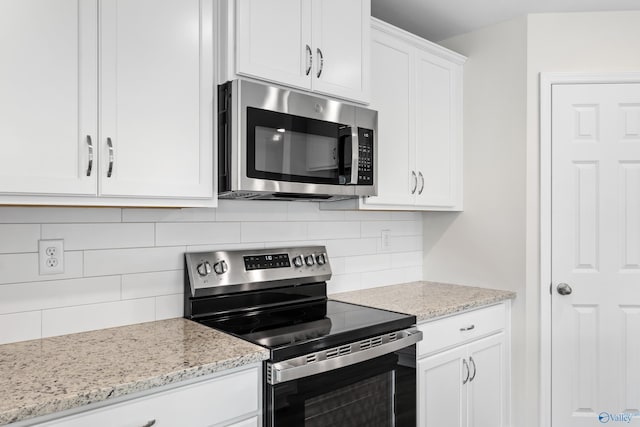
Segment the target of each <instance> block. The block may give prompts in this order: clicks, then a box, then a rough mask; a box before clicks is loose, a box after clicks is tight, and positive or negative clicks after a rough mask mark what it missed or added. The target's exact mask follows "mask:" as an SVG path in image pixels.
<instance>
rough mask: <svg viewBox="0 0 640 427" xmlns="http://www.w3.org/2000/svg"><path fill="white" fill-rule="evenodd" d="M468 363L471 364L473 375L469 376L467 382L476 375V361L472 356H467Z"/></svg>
mask: <svg viewBox="0 0 640 427" xmlns="http://www.w3.org/2000/svg"><path fill="white" fill-rule="evenodd" d="M469 363H470V364H471V365H473V375H471V378H469V382H471V381H473V379H474V378H475V377H476V371H477V369H476V361H475V360H473V357H471V356H469Z"/></svg>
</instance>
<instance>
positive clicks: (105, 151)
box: [100, 0, 214, 198]
mask: <svg viewBox="0 0 640 427" xmlns="http://www.w3.org/2000/svg"><path fill="white" fill-rule="evenodd" d="M100 5H101V9H100V24H101V25H100V28H101V33H100V65H101V66H100V94H101V97H100V110H101V115H100V129H101V132H100V134H101V138H100V155H101V159H102V160H101V163H100V165H101V179H100V195H102V196H142V197H166V196H171V197H184V198H191V197H207V196H208V197H211V195H212V190H213V188H212V187H213V180H212V175H211V171H212V162H213V128H212V124H213V123H212V117H213V114H214V110H213V89H214V88H213V84H214V80H213V56H212V53H213V43H212V38H211V34H212V32H213V21H212V16H213V15H212V14H213V4H212V2H211V1H199V0H124V1H118V0H101V2H100ZM201 12H202V17H203V18H206V19H201ZM109 170H111V173H109Z"/></svg>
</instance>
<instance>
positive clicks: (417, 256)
mask: <svg viewBox="0 0 640 427" xmlns="http://www.w3.org/2000/svg"><path fill="white" fill-rule="evenodd" d="M418 266H422V252H418V251H414V252H399V253H394V254H391V268H404V267H418Z"/></svg>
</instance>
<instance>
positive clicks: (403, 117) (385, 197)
mask: <svg viewBox="0 0 640 427" xmlns="http://www.w3.org/2000/svg"><path fill="white" fill-rule="evenodd" d="M411 58H412V47H411V46H410V45H408V44H406V43H403V42H402V41H400V40H398V39H396V38H394V37H392V36H390V35H388V34H386V33H384V32H382V31H377V30H375V29H374V30H373V37H372V42H371V77H372V80H371V83H372V85H371V88H372V91H371V108H373V109H375V110H377V111H378V152H377V160H376V167H377V170H378V196H376V197H369V198H367V199H365V201H364V203H365V204H366V205H374V206H375V205H413V203H414V196H413V195H412V194H411V190H412V189H413V188H414V186H415V185H417V184H416V182H415V180H414V179H413V176H412V173H411V172H412V170H413V164H414V160H413V159H414V152H413V150H414V144H413V139H414V134H413V132H414V127H413V125H412V123H413V120H414V119H413V109H412V108H411V104H412V102H413V97H414V94H413V92H412V91H411V79H412V67H413V63H412V59H411Z"/></svg>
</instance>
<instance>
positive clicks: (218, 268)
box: [213, 260, 229, 274]
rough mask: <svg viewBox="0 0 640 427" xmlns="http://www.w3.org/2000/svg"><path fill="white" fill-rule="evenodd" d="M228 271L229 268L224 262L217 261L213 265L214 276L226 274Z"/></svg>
mask: <svg viewBox="0 0 640 427" xmlns="http://www.w3.org/2000/svg"><path fill="white" fill-rule="evenodd" d="M228 269H229V267H228V266H227V262H226V261H224V260H222V261H218V262H216V263H215V264H213V271H215V272H216V274H224V273H226V272H227V270H228Z"/></svg>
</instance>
